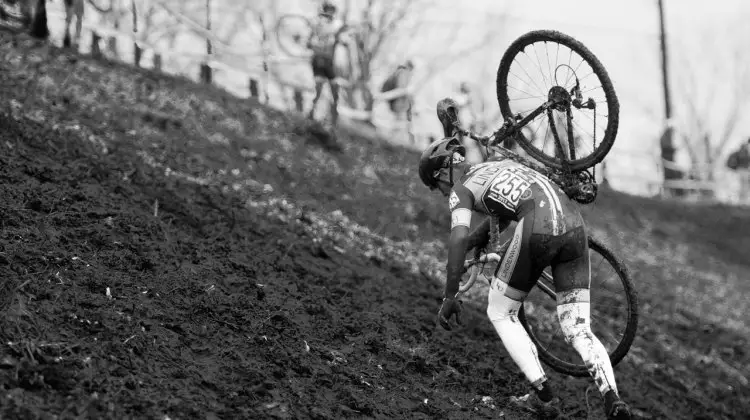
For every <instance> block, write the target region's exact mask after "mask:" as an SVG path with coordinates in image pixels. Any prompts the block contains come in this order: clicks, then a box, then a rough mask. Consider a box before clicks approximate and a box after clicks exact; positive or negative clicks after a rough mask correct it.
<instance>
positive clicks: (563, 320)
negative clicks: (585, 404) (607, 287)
mask: <svg viewBox="0 0 750 420" xmlns="http://www.w3.org/2000/svg"><path fill="white" fill-rule="evenodd" d="M590 302H591V298H590V292H589V289H573V290H568V291H563V292H560V293H558V295H557V316H558V318H559V320H560V327H561V328H562V331H563V334H564V336H565V341H566V342H567V343H568V344H570V345H572V346H573V348H575V350H576V351H577V352H578V354H579V355H580V356H581V358H582V359H583V362H584V363H585V364H586V367H587V368H588V370H589V373H590V374H591V376H592V377H593V378H594V381H595V382H596V385H597V387H598V388H599V391H600V392H601V393H602V395H604V394H606V393H607V391H609V390H612V391H614V392H615V393H617V385H616V384H615V375H614V372H613V370H612V364H611V363H610V361H609V354H608V353H607V349H606V348H604V345H602V343H601V342H600V341H599V339H598V338H596V336H595V335H594V333H593V332H592V331H591V303H590Z"/></svg>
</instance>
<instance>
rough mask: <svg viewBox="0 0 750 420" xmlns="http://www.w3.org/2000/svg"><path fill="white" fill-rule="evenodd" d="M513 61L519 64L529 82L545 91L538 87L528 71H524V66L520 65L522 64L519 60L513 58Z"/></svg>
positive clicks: (543, 90)
mask: <svg viewBox="0 0 750 420" xmlns="http://www.w3.org/2000/svg"><path fill="white" fill-rule="evenodd" d="M527 56H528V55H527ZM513 62H514V63H518V65H519V66H521V70H523V72H524V74H526V76H527V77H528V78H529V81H530V82H531V83H533V84H534V86H536V88H537V89H539V90H541V91H542V92H545V91H546V89H541V88H540V87H539V85H538V84H537V83H536V81H535V80H534V78H533V77H531V75H530V74H529V72H527V71H526V68H525V67H523V65H522V64H521V63H520V62H519V61H518V59H514V60H513Z"/></svg>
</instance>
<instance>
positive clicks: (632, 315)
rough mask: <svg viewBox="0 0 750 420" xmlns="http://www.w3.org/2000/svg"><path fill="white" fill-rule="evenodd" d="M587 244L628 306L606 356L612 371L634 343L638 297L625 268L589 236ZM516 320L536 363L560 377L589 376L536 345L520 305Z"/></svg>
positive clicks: (531, 329) (541, 346)
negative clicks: (618, 286)
mask: <svg viewBox="0 0 750 420" xmlns="http://www.w3.org/2000/svg"><path fill="white" fill-rule="evenodd" d="M588 241H589V249H591V250H593V251H594V252H596V253H598V254H600V255H601V256H602V257H604V259H605V260H607V261H608V262H609V263H610V265H612V267H613V268H614V269H615V272H616V273H617V277H618V278H619V279H620V282H621V283H622V286H623V288H624V291H625V298H626V300H627V302H628V320H627V324H626V326H625V331H624V332H623V337H622V339H621V340H620V342H619V343H618V345H617V347H615V348H614V350H612V351H611V352H610V354H609V359H610V362H611V363H612V366H613V367H614V366H616V365H617V364H618V363H620V361H622V359H623V358H624V357H625V356H626V355H627V354H628V351H629V350H630V346H632V345H633V340H634V339H635V334H636V331H637V329H638V293H637V292H636V290H635V288H634V287H633V283H632V281H631V279H630V274H629V271H628V269H627V267H626V266H625V265H624V264H623V263H622V262H621V261H620V260H619V259H618V258H617V257H615V255H614V254H613V253H612V251H611V250H609V249H608V248H607V247H606V246H605V245H604V244H602V243H601V242H599V241H597V240H596V239H594V238H592V237H591V236H589V238H588ZM518 319H519V321H520V322H521V325H523V328H524V329H525V330H526V332H527V333H528V334H529V337H530V338H531V341H533V342H534V345H535V346H536V347H537V350H538V354H539V359H540V360H541V361H542V362H544V363H545V364H546V365H548V366H549V367H551V368H552V369H554V370H555V371H557V372H560V373H562V374H566V375H570V376H575V377H585V376H588V375H589V372H588V369H587V368H586V366H585V365H583V362H581V364H575V363H570V362H567V361H565V360H562V359H560V358H559V357H557V356H555V355H554V354H553V353H552V352H551V351H549V350H548V349H547V348H546V347H545V346H543V345H540V340H539V338H538V337H537V336H536V335H535V334H534V331H533V328H532V327H531V326H530V325H529V322H528V319H527V318H526V312H525V311H524V306H523V305H521V309H520V310H519V312H518Z"/></svg>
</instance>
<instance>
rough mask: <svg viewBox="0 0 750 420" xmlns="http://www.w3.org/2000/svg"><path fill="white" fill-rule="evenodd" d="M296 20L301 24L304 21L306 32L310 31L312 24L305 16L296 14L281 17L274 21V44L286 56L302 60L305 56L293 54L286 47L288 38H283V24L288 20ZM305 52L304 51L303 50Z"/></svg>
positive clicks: (287, 46)
mask: <svg viewBox="0 0 750 420" xmlns="http://www.w3.org/2000/svg"><path fill="white" fill-rule="evenodd" d="M293 19H298V20H300V21H301V22H302V21H304V22H305V25H306V26H307V28H308V30H310V31H312V27H313V25H312V22H310V19H308V18H307V17H306V16H303V15H298V14H287V15H282V16H281V17H280V18H279V20H277V21H276V27H275V28H274V34H275V35H276V44H277V45H278V46H279V49H280V50H281V51H282V52H283V53H284V54H286V55H288V56H291V57H296V58H303V57H306V56H307V55H306V53H305V54H300V53H299V52H293V51H292V49H291V48H290V47H289V45H287V42H288V39H287V38H288V37H285V36H284V33H283V28H284V23H285V22H286V21H289V20H293ZM304 50H305V51H306V49H304Z"/></svg>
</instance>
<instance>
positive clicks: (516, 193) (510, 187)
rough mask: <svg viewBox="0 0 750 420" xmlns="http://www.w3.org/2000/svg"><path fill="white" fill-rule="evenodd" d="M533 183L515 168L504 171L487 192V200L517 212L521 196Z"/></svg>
mask: <svg viewBox="0 0 750 420" xmlns="http://www.w3.org/2000/svg"><path fill="white" fill-rule="evenodd" d="M531 183H532V181H531V180H530V179H528V177H527V176H525V175H524V174H523V173H522V172H520V171H518V170H515V169H514V168H506V169H504V170H503V171H502V172H501V173H500V174H499V175H498V176H497V177H496V178H495V179H493V180H492V185H491V186H490V188H489V190H488V191H487V198H489V199H490V200H493V201H496V202H498V203H500V204H502V205H503V206H504V207H506V208H508V209H509V210H511V211H515V210H516V207H518V202H519V201H520V200H521V196H522V195H523V193H525V192H526V191H527V190H528V189H529V186H531Z"/></svg>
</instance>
